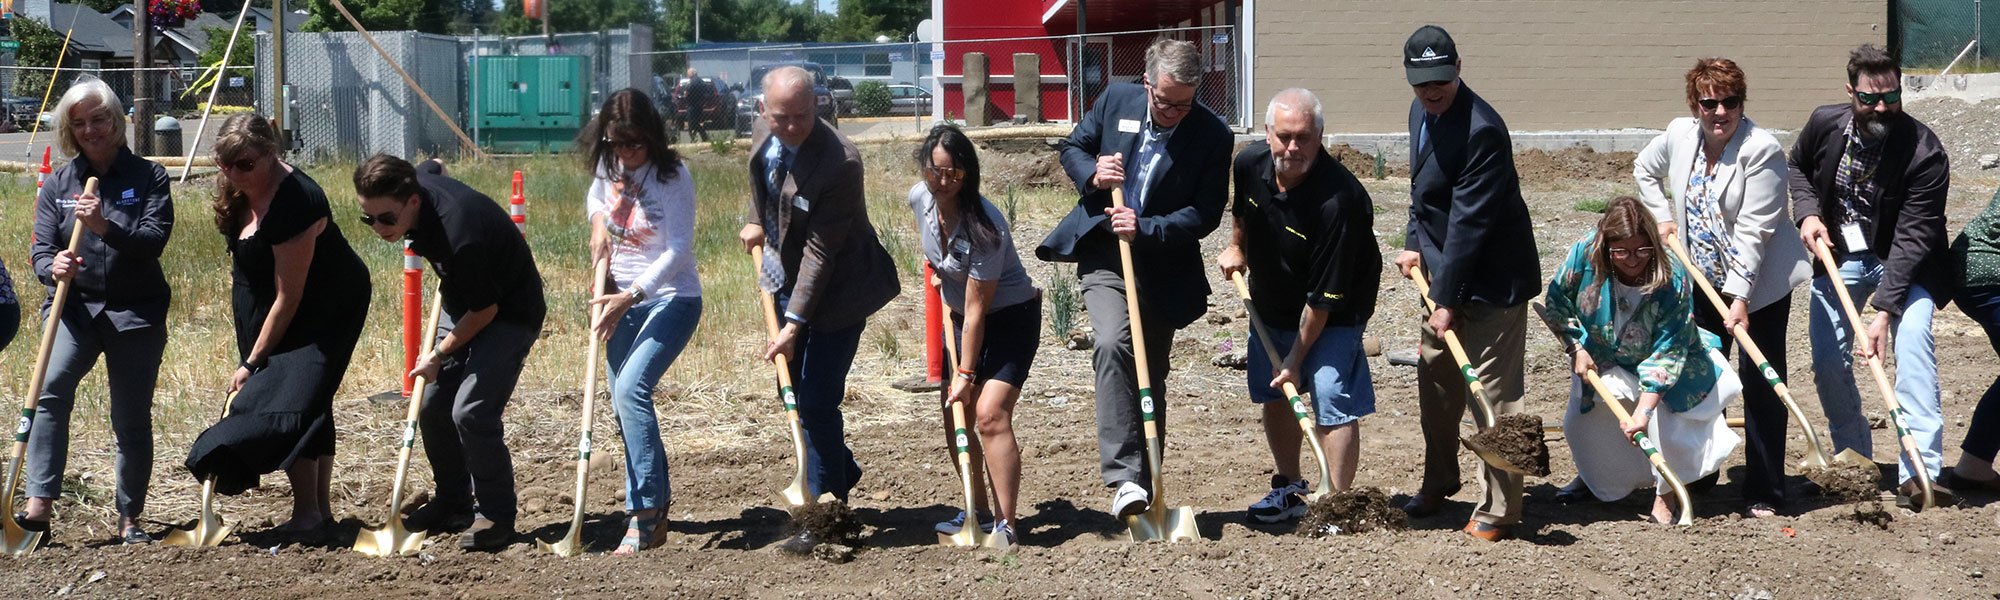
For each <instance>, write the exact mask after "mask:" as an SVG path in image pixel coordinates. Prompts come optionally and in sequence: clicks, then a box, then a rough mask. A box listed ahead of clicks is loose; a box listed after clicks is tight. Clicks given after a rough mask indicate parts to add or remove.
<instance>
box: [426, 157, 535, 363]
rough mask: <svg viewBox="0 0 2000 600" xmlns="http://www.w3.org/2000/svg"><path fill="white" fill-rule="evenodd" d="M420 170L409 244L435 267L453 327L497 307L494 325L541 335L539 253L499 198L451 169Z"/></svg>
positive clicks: (430, 167)
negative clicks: (454, 175) (470, 314)
mask: <svg viewBox="0 0 2000 600" xmlns="http://www.w3.org/2000/svg"><path fill="white" fill-rule="evenodd" d="M416 167H417V195H418V196H419V197H421V198H422V203H421V204H419V205H418V206H417V224H416V227H414V228H412V229H411V230H410V232H409V233H407V234H404V237H405V238H406V239H408V240H409V241H410V250H411V251H413V252H416V253H417V256H421V257H424V259H426V260H429V261H430V263H431V271H432V272H435V273H437V276H438V293H439V295H440V296H442V299H443V302H444V313H445V314H446V315H449V316H450V317H451V318H452V319H453V320H454V321H455V320H458V319H461V318H464V317H465V314H466V313H468V312H472V311H476V310H485V309H486V307H489V306H498V307H499V309H498V310H497V311H496V312H495V313H494V315H493V319H494V320H495V321H497V322H503V323H513V324H517V325H523V326H527V327H531V328H540V327H541V325H542V321H543V319H544V318H545V317H546V316H547V315H548V304H547V301H546V300H545V299H544V298H543V297H542V273H541V270H540V269H539V268H538V267H536V266H535V255H534V252H533V251H531V250H530V249H529V248H528V242H527V240H526V239H525V238H523V237H522V236H521V230H520V229H518V228H516V227H515V226H514V221H513V219H510V218H508V216H507V211H506V210H503V209H501V208H500V204H499V203H497V202H494V201H493V198H491V197H489V196H487V195H486V194H482V193H480V192H479V191H478V190H474V189H472V187H471V186H468V185H465V183H463V182H460V181H459V180H457V179H452V178H450V177H446V176H445V175H444V172H443V169H444V166H443V165H442V164H440V163H438V162H436V161H428V160H427V161H424V162H422V163H418V164H417V165H416Z"/></svg>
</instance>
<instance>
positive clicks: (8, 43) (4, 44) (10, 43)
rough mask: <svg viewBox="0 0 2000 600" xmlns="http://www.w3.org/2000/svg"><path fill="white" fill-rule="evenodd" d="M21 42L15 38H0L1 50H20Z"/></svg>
mask: <svg viewBox="0 0 2000 600" xmlns="http://www.w3.org/2000/svg"><path fill="white" fill-rule="evenodd" d="M20 49H21V43H20V42H16V41H14V40H0V50H20Z"/></svg>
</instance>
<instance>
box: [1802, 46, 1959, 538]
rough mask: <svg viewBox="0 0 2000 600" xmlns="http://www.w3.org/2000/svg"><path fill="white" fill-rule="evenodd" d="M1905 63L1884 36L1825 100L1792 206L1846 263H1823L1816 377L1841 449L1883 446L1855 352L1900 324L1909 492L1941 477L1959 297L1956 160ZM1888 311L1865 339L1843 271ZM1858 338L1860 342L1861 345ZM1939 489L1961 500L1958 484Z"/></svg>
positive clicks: (1874, 352) (1807, 139) (1808, 128)
mask: <svg viewBox="0 0 2000 600" xmlns="http://www.w3.org/2000/svg"><path fill="white" fill-rule="evenodd" d="M1902 76H1903V73H1902V68H1901V66H1899V65H1898V64H1897V63H1896V59H1895V58H1894V57H1892V56H1890V55H1889V54H1888V53H1887V52H1884V51H1882V50H1881V49H1880V48H1876V47H1874V46H1872V45H1864V46H1861V47H1860V48H1856V49H1855V50H1854V52H1853V53H1852V54H1850V55H1849V57H1848V61H1847V94H1848V97H1849V99H1850V100H1849V102H1848V103H1847V104H1844V105H1842V104H1834V105H1828V106H1822V107H1819V108H1817V109H1814V110H1813V114H1812V117H1811V118H1810V119H1809V120H1808V121H1807V122H1806V125H1805V128H1804V129H1801V130H1800V131H1799V137H1798V142H1797V143H1796V144H1794V145H1793V146H1792V153H1791V161H1790V164H1791V186H1790V187H1791V192H1792V215H1793V217H1794V218H1796V219H1798V221H1799V237H1800V239H1802V240H1803V241H1804V242H1805V244H1806V247H1807V248H1808V249H1809V250H1810V249H1812V248H1817V247H1818V245H1819V244H1830V246H1831V248H1832V250H1831V252H1832V254H1833V255H1834V257H1835V260H1836V261H1838V262H1839V263H1840V264H1839V269H1838V271H1839V272H1838V273H1829V272H1828V271H1827V269H1826V268H1825V266H1824V265H1814V273H1813V275H1814V279H1813V294H1812V296H1813V302H1812V321H1811V323H1810V325H1811V327H1810V328H1811V334H1812V358H1813V384H1814V386H1815V387H1817V388H1818V391H1819V401H1820V405H1821V406H1822V407H1823V408H1825V409H1826V418H1827V422H1828V424H1829V429H1831V430H1832V433H1833V443H1834V447H1835V449H1836V451H1839V450H1846V449H1850V448H1851V449H1854V450H1855V451H1857V452H1860V453H1861V454H1863V455H1869V454H1870V453H1871V451H1872V450H1873V448H1872V444H1871V439H1870V434H1869V425H1868V419H1867V418H1866V417H1864V416H1862V412H1861V396H1860V394H1859V393H1857V392H1856V390H1855V387H1854V372H1853V366H1854V359H1853V356H1852V355H1853V354H1859V355H1861V356H1865V357H1876V356H1880V355H1882V354H1884V353H1886V352H1887V351H1888V350H1889V339H1890V338H1889V330H1890V329H1891V328H1894V329H1895V332H1896V336H1895V346H1894V352H1895V357H1896V402H1897V404H1899V405H1901V407H1902V411H1903V420H1904V423H1905V424H1906V425H1907V426H1908V427H1909V429H1910V433H1911V434H1912V435H1914V436H1916V439H1917V445H1918V446H1919V449H1920V451H1921V452H1922V454H1923V462H1924V464H1922V465H1913V464H1910V462H1909V457H1903V459H1902V461H1901V466H1900V473H1899V476H1898V479H1897V481H1898V482H1899V483H1900V486H1899V487H1898V488H1897V492H1898V497H1899V502H1902V501H1904V500H1906V499H1907V498H1910V497H1912V496H1913V495H1914V494H1918V493H1920V492H1919V491H1918V490H1917V489H1916V485H1917V484H1916V482H1915V481H1912V478H1913V477H1915V474H1916V471H1915V469H1917V468H1919V467H1921V468H1923V469H1924V470H1925V471H1927V472H1928V473H1929V474H1930V477H1931V479H1932V480H1936V478H1937V475H1938V469H1939V466H1940V462H1941V455H1942V451H1943V448H1944V446H1943V436H1942V435H1941V433H1942V432H1941V431H1940V428H1941V426H1942V424H1943V423H1942V421H1941V418H1940V415H1939V414H1938V383H1937V356H1936V353H1935V346H1934V344H1933V342H1932V340H1931V315H1932V313H1935V312H1936V311H1937V309H1938V308H1939V306H1938V305H1939V304H1941V303H1943V302H1945V301H1947V300H1948V299H1949V298H1950V297H1951V296H1950V290H1949V289H1947V285H1948V284H1949V278H1948V277H1947V274H1946V271H1947V264H1946V263H1947V258H1946V254H1947V252H1946V250H1947V246H1948V244H1949V241H1948V239H1947V238H1946V237H1945V216H1944V205H1945V194H1946V192H1947V191H1948V190H1949V189H1950V187H1951V165H1950V161H1949V160H1948V159H1947V158H1946V157H1945V152H1944V147H1943V146H1942V145H1940V144H1939V143H1938V138H1937V135H1936V134H1933V133H1931V130H1930V128H1929V127H1925V126H1924V124H1923V123H1920V122H1918V121H1917V120H1916V119H1915V118H1913V117H1911V116H1909V115H1907V114H1904V113H1903V104H1902V99H1903V98H1902V97H1903V89H1902V86H1901V81H1902ZM1836 276H1837V277H1839V282H1840V283H1841V284H1842V285H1846V286H1847V290H1848V293H1849V294H1851V295H1853V297H1854V298H1855V299H1857V300H1859V301H1863V302H1867V303H1868V305H1869V306H1873V307H1874V308H1875V310H1876V311H1878V312H1876V313H1875V317H1874V319H1872V320H1871V321H1870V322H1869V323H1867V329H1866V331H1865V332H1863V334H1862V335H1861V336H1860V337H1859V339H1858V340H1857V339H1856V336H1855V331H1854V326H1855V324H1853V323H1848V322H1846V318H1845V315H1844V314H1843V312H1842V309H1841V307H1840V305H1839V304H1838V303H1839V302H1840V300H1839V298H1838V297H1836V296H1835V291H1834V288H1833V286H1834V281H1835V280H1834V279H1833V278H1834V277H1836ZM1857 342H1858V343H1857ZM1935 492H1936V494H1937V499H1938V500H1939V501H1940V502H1941V503H1944V504H1950V503H1951V500H1949V498H1950V497H1951V496H1950V493H1949V491H1948V490H1944V489H1942V488H1936V489H1935Z"/></svg>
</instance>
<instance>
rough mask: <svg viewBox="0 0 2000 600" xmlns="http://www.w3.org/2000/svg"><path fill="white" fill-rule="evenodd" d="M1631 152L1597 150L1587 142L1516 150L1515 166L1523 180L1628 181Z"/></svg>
mask: <svg viewBox="0 0 2000 600" xmlns="http://www.w3.org/2000/svg"><path fill="white" fill-rule="evenodd" d="M1636 156H1637V154H1636V153H1632V152H1602V153H1600V152H1598V151H1596V150H1592V149H1590V147H1588V146H1577V147H1574V148H1564V149H1562V150H1557V151H1554V152H1549V151H1546V150H1539V149H1535V150H1528V151H1525V152H1516V153H1514V170H1515V171H1517V172H1519V173H1520V174H1521V182H1522V183H1538V184H1539V183H1550V182H1554V181H1557V180H1578V179H1580V180H1586V181H1611V182H1629V181H1631V180H1632V159H1633V158H1635V157H1636Z"/></svg>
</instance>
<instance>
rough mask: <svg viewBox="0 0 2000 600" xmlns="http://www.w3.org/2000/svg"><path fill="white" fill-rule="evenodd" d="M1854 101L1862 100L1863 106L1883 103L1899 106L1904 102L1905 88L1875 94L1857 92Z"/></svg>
mask: <svg viewBox="0 0 2000 600" xmlns="http://www.w3.org/2000/svg"><path fill="white" fill-rule="evenodd" d="M1854 99H1855V100H1860V101H1861V105H1862V106H1874V105H1877V104H1881V103H1883V102H1887V103H1890V104H1897V103H1900V102H1902V101H1903V88H1896V89H1893V90H1889V91H1886V92H1881V93H1873V94H1871V93H1868V92H1861V91H1857V92H1854Z"/></svg>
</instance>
